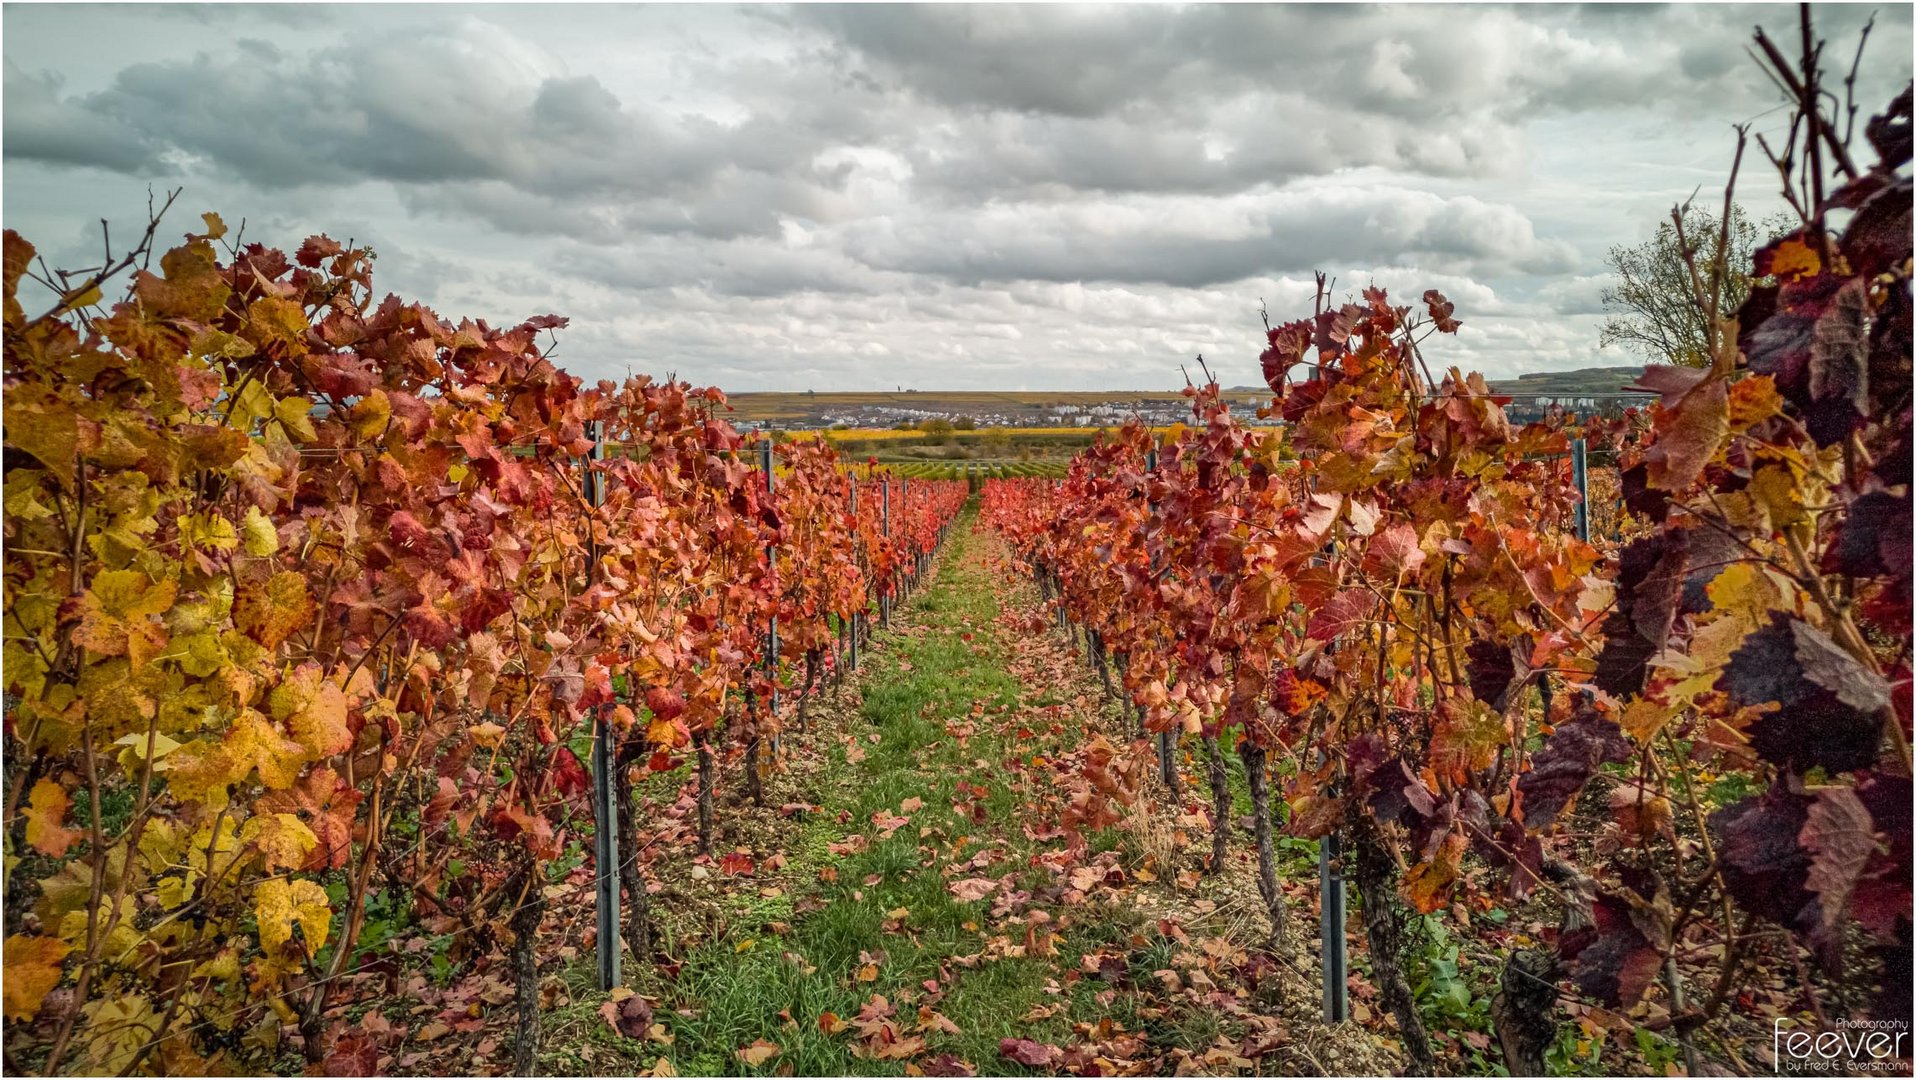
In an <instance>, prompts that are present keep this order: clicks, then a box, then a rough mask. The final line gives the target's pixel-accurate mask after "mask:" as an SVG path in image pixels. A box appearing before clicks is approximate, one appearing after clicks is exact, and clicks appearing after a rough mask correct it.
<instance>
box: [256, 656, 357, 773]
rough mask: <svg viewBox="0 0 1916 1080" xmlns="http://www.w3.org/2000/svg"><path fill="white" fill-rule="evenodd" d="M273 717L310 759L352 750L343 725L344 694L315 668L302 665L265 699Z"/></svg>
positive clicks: (344, 710)
mask: <svg viewBox="0 0 1916 1080" xmlns="http://www.w3.org/2000/svg"><path fill="white" fill-rule="evenodd" d="M268 706H269V707H270V708H271V709H272V712H273V717H274V719H277V720H283V721H285V722H286V725H287V727H288V728H289V729H290V730H291V731H292V733H293V738H294V739H295V740H297V741H298V743H299V745H300V746H302V747H304V748H305V750H306V753H307V754H308V755H309V756H310V757H312V758H323V757H331V756H332V755H334V754H342V753H345V752H346V751H347V750H349V749H351V748H352V745H353V733H352V729H351V728H349V727H347V726H346V692H345V691H344V690H341V689H340V688H339V684H338V683H337V682H334V681H333V680H332V679H331V678H330V677H328V676H327V675H326V674H325V673H324V672H322V671H320V670H319V667H318V665H315V664H302V665H300V666H299V667H297V668H295V669H294V670H293V672H292V673H291V674H289V675H288V676H286V678H285V679H284V680H283V681H282V682H281V683H280V684H279V686H277V687H276V688H274V690H273V693H272V696H271V697H270V698H268Z"/></svg>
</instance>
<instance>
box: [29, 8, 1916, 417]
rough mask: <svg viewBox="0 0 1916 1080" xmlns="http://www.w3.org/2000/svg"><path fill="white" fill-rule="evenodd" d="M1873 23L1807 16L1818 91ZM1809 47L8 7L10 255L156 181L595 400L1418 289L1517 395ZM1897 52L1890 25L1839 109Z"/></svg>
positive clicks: (1156, 362) (1567, 356)
mask: <svg viewBox="0 0 1916 1080" xmlns="http://www.w3.org/2000/svg"><path fill="white" fill-rule="evenodd" d="M1867 16H1868V10H1866V9H1862V8H1856V7H1840V8H1832V9H1828V10H1825V9H1823V8H1819V9H1818V11H1817V18H1818V20H1819V26H1820V27H1821V29H1822V31H1823V33H1824V35H1825V36H1826V37H1828V38H1829V39H1830V41H1831V45H1832V49H1831V55H1832V57H1834V58H1835V59H1834V60H1833V62H1834V63H1838V64H1841V65H1847V62H1848V55H1849V49H1850V48H1851V47H1852V46H1853V42H1854V37H1853V35H1854V31H1855V29H1856V28H1857V27H1859V26H1860V25H1861V24H1862V21H1863V19H1865V18H1866V17H1867ZM1795 19H1796V13H1795V9H1794V8H1783V7H1765V8H1751V7H1714V6H1703V5H1671V6H1667V7H1656V8H1643V7H1633V8H1616V7H1611V6H1608V5H1597V6H1595V7H1593V8H1587V9H1586V8H1576V7H1567V6H1514V7H1488V6H1442V7H1439V6H1434V5H1432V6H1407V7H1378V6H1362V5H1256V6H1252V5H1229V6H1223V5H1220V6H1210V5H1191V6H1178V7H1171V6H1148V7H1146V6H1118V5H1108V6H1099V7H1076V8H1064V7H1031V6H1025V7H1010V6H988V5H977V6H973V7H861V8H813V7H799V8H794V9H784V8H760V7H751V8H747V9H743V10H739V9H728V8H721V7H716V6H700V7H663V6H661V7H649V6H631V7H628V6H615V5H607V6H604V7H590V8H588V7H564V6H555V7H541V8H532V7H520V6H504V5H502V6H492V7H485V6H477V5H472V6H465V5H445V6H435V7H405V6H389V7H373V6H368V7H346V6H337V7H332V6H321V5H311V6H306V5H300V6H291V5H288V6H273V7H270V8H268V9H267V10H263V11H254V10H250V9H245V8H240V7H231V6H228V7H216V6H192V7H174V8H167V9H157V10H156V9H149V8H147V7H143V6H128V7H114V8H85V7H62V8H59V9H53V8H50V7H38V8H33V7H29V8H25V9H22V8H19V7H18V6H17V5H16V6H14V7H9V8H8V10H7V14H6V23H7V27H6V28H7V30H8V31H9V33H8V35H7V43H8V49H7V54H6V65H7V67H6V84H5V93H6V99H7V100H6V106H7V108H6V113H5V144H6V145H5V155H6V160H7V165H8V173H7V184H6V200H7V210H8V222H7V224H8V225H9V227H19V228H21V229H22V231H23V232H27V233H28V234H29V235H30V236H32V237H33V238H34V239H35V240H36V242H41V238H46V242H45V243H43V244H42V247H43V249H45V250H47V251H48V252H49V258H52V257H53V254H54V252H55V251H56V250H57V251H59V252H61V253H67V252H78V253H79V257H81V258H88V257H92V256H91V252H92V251H93V248H94V247H95V245H96V242H97V227H98V226H97V218H98V217H99V216H100V214H101V213H102V212H108V213H112V212H114V211H115V210H116V209H117V210H118V211H120V212H121V216H116V217H114V219H113V220H114V226H115V227H114V232H115V233H116V234H119V233H120V231H121V230H120V227H121V225H122V223H123V222H126V223H129V224H131V222H128V221H127V217H129V216H131V217H137V215H138V205H143V199H144V192H145V188H146V186H147V182H148V181H149V180H151V179H155V178H158V177H159V176H160V174H162V173H165V174H167V175H166V179H167V181H168V183H169V184H171V183H184V184H185V185H186V186H187V189H188V191H187V196H186V201H185V203H184V204H183V212H188V217H189V219H190V213H191V212H197V211H198V210H200V209H207V208H211V209H219V210H221V211H223V212H224V213H226V215H227V219H228V220H229V221H236V220H237V219H238V218H240V217H241V216H247V217H248V218H249V228H248V231H247V237H248V239H253V238H259V239H262V240H265V241H267V242H271V243H275V244H281V245H289V244H294V243H297V242H298V240H299V238H300V237H302V236H303V235H305V234H306V233H307V232H309V231H318V230H321V229H324V230H326V231H329V232H331V233H332V234H333V235H335V236H342V237H343V236H344V235H346V234H348V233H354V232H356V233H357V235H358V236H359V237H360V238H361V239H368V238H370V239H372V240H373V241H374V242H375V243H376V245H377V247H378V250H379V251H380V253H381V263H380V265H381V267H382V271H381V277H380V278H379V280H380V282H381V284H382V285H383V286H385V287H391V288H396V289H399V290H401V291H402V293H404V294H406V295H415V296H417V297H418V298H419V299H421V300H423V301H425V302H427V303H428V304H431V305H432V306H434V307H435V308H437V309H439V310H441V311H442V312H445V313H447V314H449V315H460V314H472V315H478V316H485V317H488V318H493V319H495V320H501V321H502V320H504V319H508V318H519V317H523V316H524V315H526V314H528V313H533V312H542V311H557V312H559V313H561V314H566V315H571V316H574V317H575V322H574V325H573V327H572V329H570V330H569V331H568V332H567V333H566V334H565V335H564V347H563V349H562V351H561V356H562V358H563V361H562V362H564V363H566V364H567V366H569V367H572V368H574V370H577V371H579V372H580V373H581V374H585V375H587V376H588V377H597V376H599V375H603V374H611V373H616V372H617V371H620V370H623V369H624V367H625V365H627V364H628V363H631V364H636V365H638V366H640V367H643V368H649V369H652V370H661V371H662V370H678V371H680V372H681V373H683V374H686V375H687V376H689V377H693V378H696V379H701V380H715V381H718V382H720V383H721V384H723V385H727V386H728V387H739V388H760V387H773V386H794V387H799V388H802V387H803V386H805V385H814V386H816V387H817V388H819V389H825V388H828V387H830V386H833V385H838V386H857V385H869V384H871V383H872V382H874V381H882V382H884V383H885V384H887V385H889V384H891V383H893V382H897V381H903V382H906V383H908V384H909V383H917V384H918V385H921V386H923V385H932V384H944V385H953V384H959V383H968V384H970V385H974V386H988V385H1004V384H1006V383H1007V382H1011V383H1013V384H1026V385H1065V384H1074V385H1079V386H1100V385H1101V386H1111V385H1116V384H1131V385H1155V386H1169V385H1174V384H1175V383H1176V382H1177V375H1176V365H1177V363H1178V362H1179V361H1181V360H1187V359H1188V358H1189V356H1190V355H1191V354H1192V353H1194V352H1199V351H1202V352H1204V353H1205V354H1206V356H1207V358H1208V359H1215V360H1218V361H1220V363H1221V364H1223V365H1226V370H1229V371H1231V372H1236V373H1238V374H1234V375H1230V376H1227V378H1230V379H1232V380H1234V381H1240V382H1252V381H1255V378H1256V376H1255V372H1256V360H1255V357H1256V349H1257V342H1258V337H1259V334H1258V323H1257V319H1256V308H1257V304H1258V301H1259V300H1260V299H1263V300H1267V301H1269V302H1270V304H1271V311H1272V314H1273V315H1274V316H1278V315H1282V314H1287V313H1288V314H1295V313H1296V312H1298V311H1299V310H1308V307H1309V303H1310V299H1309V297H1310V289H1311V286H1310V275H1309V272H1310V271H1311V270H1313V269H1318V268H1322V269H1325V270H1327V271H1330V272H1332V273H1334V274H1335V275H1336V276H1337V278H1338V281H1339V288H1340V289H1346V288H1348V289H1361V288H1362V287H1363V286H1364V285H1366V284H1369V283H1371V282H1372V281H1375V282H1376V283H1377V284H1380V285H1384V286H1386V287H1388V288H1390V289H1391V290H1392V293H1393V295H1399V296H1411V297H1414V296H1415V295H1416V294H1417V293H1419V292H1421V290H1422V289H1423V288H1427V287H1436V288H1440V289H1443V290H1444V291H1445V292H1446V293H1447V294H1448V295H1450V296H1451V298H1452V299H1453V300H1455V301H1456V302H1457V303H1458V306H1459V312H1460V315H1461V316H1462V317H1463V318H1464V321H1465V329H1464V333H1462V334H1460V335H1459V336H1457V337H1456V338H1447V339H1444V340H1443V341H1442V342H1441V343H1440V346H1441V350H1442V355H1441V356H1437V355H1433V357H1432V362H1433V363H1441V364H1443V365H1445V366H1448V365H1449V364H1452V363H1456V364H1460V365H1462V366H1465V367H1481V368H1483V369H1484V370H1486V371H1488V372H1490V373H1492V374H1506V375H1507V374H1511V373H1514V372H1516V371H1522V370H1536V369H1539V368H1551V367H1565V366H1578V365H1583V364H1589V363H1592V362H1600V361H1599V358H1598V357H1597V354H1596V346H1595V342H1596V337H1597V325H1598V323H1599V321H1600V318H1601V316H1600V314H1599V313H1598V308H1599V307H1600V305H1597V304H1595V302H1594V300H1593V297H1594V296H1595V295H1596V292H1597V291H1598V289H1599V287H1600V285H1601V282H1602V277H1601V274H1600V270H1601V259H1602V254H1603V251H1604V249H1605V248H1606V247H1607V246H1608V245H1609V244H1611V243H1619V242H1622V243H1628V242H1633V241H1635V240H1638V239H1640V238H1641V237H1640V235H1638V234H1639V232H1640V231H1641V230H1645V229H1648V228H1650V227H1652V226H1653V225H1654V221H1655V220H1656V218H1657V216H1658V215H1659V214H1660V213H1661V212H1662V210H1663V209H1665V208H1666V207H1667V203H1668V201H1669V200H1670V199H1671V198H1678V199H1680V198H1681V197H1683V195H1684V194H1686V193H1687V192H1689V191H1690V190H1691V189H1692V188H1693V187H1695V186H1697V185H1698V184H1699V183H1700V184H1702V185H1703V186H1704V189H1705V190H1706V191H1707V190H1709V189H1711V188H1713V187H1715V186H1716V185H1718V184H1719V183H1720V182H1721V179H1722V174H1723V172H1724V171H1725V170H1726V169H1727V166H1728V142H1727V140H1723V139H1721V136H1722V135H1723V133H1724V132H1725V131H1726V130H1727V123H1728V122H1730V121H1735V120H1741V119H1745V118H1748V117H1750V116H1752V115H1755V114H1756V113H1758V112H1760V111H1762V110H1764V109H1768V108H1771V107H1772V106H1773V105H1775V103H1776V102H1775V98H1774V93H1773V91H1772V89H1771V88H1769V87H1768V86H1767V85H1766V84H1764V83H1763V81H1762V77H1761V76H1760V75H1759V74H1757V72H1756V70H1755V68H1754V67H1753V66H1752V65H1751V64H1750V63H1749V61H1748V59H1747V57H1745V56H1744V55H1743V51H1742V50H1743V46H1744V43H1745V42H1746V41H1747V38H1748V28H1749V26H1750V25H1752V24H1754V23H1757V22H1762V23H1764V24H1766V25H1769V26H1771V27H1773V28H1775V29H1777V30H1778V31H1780V32H1784V33H1785V34H1787V33H1793V31H1794V27H1795ZM302 20H303V21H302ZM1909 25H1910V15H1909V10H1908V9H1907V8H1895V7H1885V8H1883V9H1881V10H1880V11H1879V14H1878V19H1877V28H1876V32H1875V34H1874V35H1873V36H1872V39H1871V50H1870V58H1871V62H1870V64H1868V65H1866V67H1865V74H1864V78H1863V80H1862V83H1863V86H1862V88H1861V93H1859V100H1860V101H1861V102H1862V104H1863V106H1864V107H1865V108H1869V107H1871V106H1873V105H1877V104H1880V103H1881V102H1882V101H1884V100H1886V99H1887V97H1888V92H1887V91H1885V89H1884V88H1885V87H1890V86H1892V85H1893V86H1895V87H1898V88H1899V87H1900V85H1901V83H1902V82H1903V81H1904V80H1906V79H1907V78H1908V76H1909V68H1908V65H1907V60H1906V57H1907V56H1908V55H1909V52H1910V29H1909ZM202 26H205V27H210V28H212V29H211V32H207V31H206V30H202V29H201V27H202ZM1839 54H1840V55H1839ZM55 72H57V73H58V74H54V73H55ZM63 79H64V82H63V81H62V80H63ZM1762 123H1763V124H1766V125H1774V124H1780V123H1782V114H1781V113H1780V112H1778V113H1772V114H1770V115H1769V116H1768V117H1767V118H1766V119H1765V120H1764V121H1763V122H1762ZM1762 129H1763V130H1769V128H1762ZM1712 139H1717V140H1719V141H1720V142H1721V143H1722V146H1721V149H1722V152H1721V153H1718V152H1717V146H1718V143H1717V142H1710V141H1709V140H1712ZM1746 165H1747V161H1746ZM1748 175H1749V174H1748V171H1747V169H1746V176H1748ZM1746 186H1750V185H1748V184H1747V183H1746ZM1752 197H1753V198H1760V197H1762V193H1757V192H1753V194H1752ZM136 204H137V205H136ZM168 231H169V232H175V230H173V229H172V228H171V224H170V223H169V226H168ZM634 358H637V359H634Z"/></svg>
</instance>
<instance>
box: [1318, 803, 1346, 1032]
mask: <svg viewBox="0 0 1916 1080" xmlns="http://www.w3.org/2000/svg"><path fill="white" fill-rule="evenodd" d="M1343 848H1344V845H1343V844H1342V843H1341V842H1340V841H1339V840H1338V838H1337V833H1336V832H1331V833H1329V834H1328V835H1326V836H1325V837H1324V838H1323V839H1322V840H1319V841H1318V842H1317V888H1318V898H1319V901H1320V906H1321V907H1322V909H1323V910H1322V914H1321V915H1320V917H1319V923H1320V926H1319V930H1318V932H1319V934H1320V935H1321V936H1322V944H1323V948H1322V949H1321V950H1320V951H1321V952H1322V953H1323V958H1324V1022H1325V1023H1326V1024H1341V1023H1343V1022H1344V1021H1345V1020H1348V1019H1350V958H1349V956H1348V954H1347V953H1346V951H1345V950H1346V948H1347V946H1348V942H1347V940H1346V938H1345V935H1344V923H1345V892H1344V872H1343V870H1342V868H1341V866H1340V860H1339V857H1340V856H1341V855H1343V853H1344V852H1343Z"/></svg>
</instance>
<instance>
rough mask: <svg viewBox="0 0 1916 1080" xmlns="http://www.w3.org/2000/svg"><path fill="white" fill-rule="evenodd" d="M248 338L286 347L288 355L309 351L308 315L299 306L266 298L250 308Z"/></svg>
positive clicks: (271, 297) (276, 298)
mask: <svg viewBox="0 0 1916 1080" xmlns="http://www.w3.org/2000/svg"><path fill="white" fill-rule="evenodd" d="M246 319H247V323H248V324H249V325H248V330H249V331H250V333H249V334H248V335H247V336H248V337H250V338H251V339H252V340H253V341H254V342H255V343H256V344H259V345H272V344H281V345H284V346H286V350H287V354H288V355H292V356H302V355H304V354H305V352H306V313H305V312H304V311H303V310H301V309H300V306H299V304H297V303H295V302H294V301H291V300H281V299H279V298H278V297H274V296H263V297H261V298H259V299H258V300H255V301H253V303H252V304H251V305H250V306H248V307H247V309H246Z"/></svg>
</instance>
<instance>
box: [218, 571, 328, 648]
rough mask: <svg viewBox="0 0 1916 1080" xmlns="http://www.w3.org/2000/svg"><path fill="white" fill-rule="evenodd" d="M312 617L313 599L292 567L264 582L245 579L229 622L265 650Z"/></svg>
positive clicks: (308, 621) (302, 625)
mask: <svg viewBox="0 0 1916 1080" xmlns="http://www.w3.org/2000/svg"><path fill="white" fill-rule="evenodd" d="M312 619H313V598H312V596H311V595H310V594H308V593H307V591H306V577H305V575H304V574H301V573H299V572H298V571H296V570H281V571H280V572H279V573H277V574H274V575H273V576H272V577H270V578H268V579H267V580H266V581H265V582H251V581H249V582H246V583H245V584H243V585H241V586H240V589H239V598H238V599H237V600H236V601H235V602H234V605H233V621H234V622H235V623H237V624H238V625H239V628H240V629H241V630H242V631H244V632H245V633H248V634H251V635H252V636H253V637H254V638H256V639H257V640H258V641H259V643H260V646H261V647H262V648H266V649H276V648H278V647H279V646H280V643H281V642H284V641H285V640H286V639H287V638H289V637H291V636H293V635H294V634H296V633H298V632H299V631H301V630H303V629H305V628H306V625H307V624H308V623H310V622H312Z"/></svg>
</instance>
